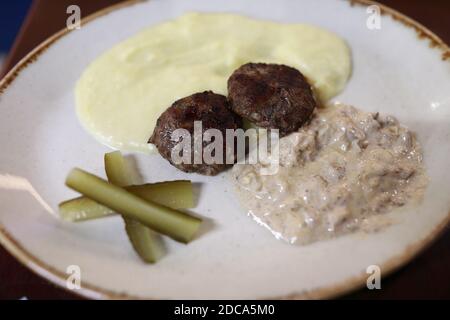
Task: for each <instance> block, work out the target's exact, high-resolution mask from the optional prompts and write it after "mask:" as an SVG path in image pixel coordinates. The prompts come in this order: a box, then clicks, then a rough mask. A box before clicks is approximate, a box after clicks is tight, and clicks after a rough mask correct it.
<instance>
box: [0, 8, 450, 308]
mask: <svg viewBox="0 0 450 320" xmlns="http://www.w3.org/2000/svg"><path fill="white" fill-rule="evenodd" d="M148 1H150V0H148ZM143 2H147V0H126V1H124V2H121V3H118V4H114V5H111V6H108V7H106V8H104V9H102V10H100V11H97V12H95V13H93V14H91V15H88V16H86V17H85V18H83V19H81V24H82V25H84V24H87V23H89V22H91V21H93V20H95V19H97V18H100V17H102V16H105V15H107V14H109V13H111V12H114V11H116V10H120V9H122V8H126V7H130V6H132V5H135V4H138V3H143ZM347 2H348V4H349V5H350V6H354V5H361V6H370V5H377V6H379V7H380V9H381V14H387V15H389V16H391V17H392V18H393V19H394V20H396V21H397V22H400V23H402V24H403V25H404V26H405V27H407V28H411V29H413V30H414V31H415V32H416V33H417V36H418V38H419V40H428V41H430V49H433V48H435V49H438V50H440V51H441V58H442V60H443V61H446V60H450V47H449V46H448V45H447V44H446V43H445V42H444V41H443V40H442V39H441V38H440V37H438V36H437V35H436V34H434V33H433V32H432V31H431V30H429V29H428V28H427V27H425V26H424V25H422V24H420V23H419V22H417V21H416V20H414V19H412V18H410V17H408V16H406V15H404V14H403V13H400V12H398V11H397V10H395V9H392V8H390V7H389V6H386V5H384V4H381V3H378V2H376V1H373V0H347ZM72 31H73V30H69V29H67V28H65V29H62V30H60V31H59V32H57V33H55V34H54V35H52V36H50V37H49V38H47V39H46V40H44V41H43V42H42V43H41V44H39V45H38V46H37V47H35V48H34V49H33V50H32V51H31V52H30V53H28V54H27V55H26V56H25V57H24V58H22V59H21V60H20V61H19V62H18V63H17V64H16V65H15V66H14V67H13V68H12V69H11V70H10V71H9V72H8V73H7V74H6V75H5V76H4V77H3V78H2V79H1V80H0V97H1V95H3V94H4V92H6V90H7V89H8V87H9V86H10V84H12V83H13V82H14V80H15V79H16V78H17V77H18V76H19V74H20V72H21V71H23V70H24V69H26V67H27V66H28V65H30V64H31V63H33V62H35V61H37V60H38V59H39V57H40V55H41V54H43V53H44V52H45V51H46V50H47V49H48V48H49V47H50V46H52V45H53V44H54V43H56V42H57V41H58V40H59V39H61V38H62V37H64V36H65V35H67V34H69V33H70V32H72ZM447 227H450V211H449V212H448V214H447V216H446V217H445V218H444V219H443V220H442V221H440V222H439V224H438V225H436V226H435V227H434V229H433V230H432V231H431V232H430V233H428V234H427V235H426V236H425V237H424V238H423V239H422V240H419V241H417V242H415V243H413V244H410V245H409V246H407V248H406V249H405V250H404V252H402V253H401V254H398V255H397V256H394V257H391V258H390V259H389V260H387V261H385V262H384V263H383V264H382V265H381V266H380V267H381V268H382V269H383V276H384V277H386V276H387V275H389V274H391V273H392V272H394V271H395V270H397V269H399V268H400V267H402V266H404V265H406V264H408V263H409V262H411V260H413V259H414V258H415V257H417V256H418V255H419V254H421V253H422V252H423V251H424V250H425V249H427V248H428V247H430V246H431V245H432V244H433V243H434V242H435V241H436V240H437V239H439V238H440V237H441V236H442V235H443V233H444V231H445V230H446V229H447ZM0 244H1V245H2V246H3V247H4V248H5V249H6V250H7V251H8V252H9V253H10V254H11V255H12V256H13V257H14V258H15V259H17V260H18V261H19V262H20V263H21V264H22V265H24V266H25V267H27V268H28V269H29V270H30V271H32V272H33V273H35V274H36V275H38V276H40V277H42V278H44V279H46V280H48V281H50V282H51V283H53V284H56V285H57V286H58V287H60V288H62V289H64V290H66V291H68V292H71V293H73V294H75V295H78V296H80V297H83V298H91V299H113V300H116V299H149V300H150V299H152V300H153V299H158V298H155V297H139V296H134V295H132V294H129V293H126V292H125V291H123V292H116V291H112V290H109V289H105V288H101V287H99V286H96V285H92V284H90V283H86V282H84V281H83V284H82V286H81V288H80V289H79V290H69V289H68V288H67V286H66V281H67V274H65V273H64V272H61V271H60V270H57V269H55V268H54V267H52V266H50V265H48V264H46V263H45V262H44V261H42V260H41V259H40V258H38V257H36V256H34V255H33V254H32V253H31V252H29V251H28V250H26V249H25V248H24V247H23V246H22V245H21V244H20V242H19V241H18V240H16V239H15V238H14V237H13V236H12V235H11V234H10V233H9V232H8V231H7V229H6V227H5V226H3V224H1V223H0ZM366 279H367V274H366V273H365V272H362V273H361V274H360V275H357V276H353V277H350V278H347V279H345V280H343V281H340V282H339V283H337V284H332V285H329V286H323V287H319V288H315V289H312V290H306V291H300V292H294V293H290V294H286V295H280V296H274V297H270V296H269V297H267V299H331V298H335V297H338V296H340V295H344V294H346V293H349V292H352V291H354V290H356V289H358V288H361V287H363V285H364V284H365V282H366Z"/></svg>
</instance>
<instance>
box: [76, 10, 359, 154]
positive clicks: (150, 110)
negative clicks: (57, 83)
mask: <svg viewBox="0 0 450 320" xmlns="http://www.w3.org/2000/svg"><path fill="white" fill-rule="evenodd" d="M247 62H268V63H280V64H286V65H289V66H291V67H295V68H297V69H299V70H300V71H301V72H302V73H303V74H304V75H305V76H306V77H307V78H308V80H309V81H310V83H311V84H312V85H313V86H314V88H315V91H316V94H317V95H318V97H319V98H320V99H321V100H322V101H326V100H328V99H330V98H331V97H333V96H335V95H336V94H338V93H339V92H340V91H341V90H342V89H343V87H344V86H345V84H346V81H347V79H348V78H349V76H350V72H351V62H350V51H349V49H348V47H347V45H346V44H345V42H344V41H343V40H342V39H340V38H339V37H338V36H336V35H335V34H333V33H331V32H328V31H326V30H323V29H320V28H317V27H313V26H310V25H304V24H279V23H274V22H270V21H261V20H254V19H250V18H246V17H242V16H238V15H233V14H206V13H202V14H200V13H190V14H186V15H183V16H181V17H179V18H178V19H176V20H173V21H169V22H166V23H163V24H161V25H157V26H154V27H151V28H148V29H146V30H144V31H142V32H140V33H139V34H137V35H135V36H133V37H132V38H130V39H128V40H126V41H125V42H123V43H120V44H119V45H117V46H116V47H114V48H112V49H111V50H109V51H108V52H106V53H104V54H103V55H102V56H101V57H99V58H98V59H97V60H95V61H94V62H93V63H92V64H91V65H90V66H89V67H88V68H87V70H86V71H85V72H84V74H83V75H82V77H81V79H80V80H79V82H78V84H77V87H76V104H77V114H78V117H79V119H80V121H81V122H82V124H83V126H84V127H85V128H86V130H87V131H88V132H90V133H91V134H92V135H93V136H94V137H95V138H97V139H98V140H99V141H100V142H102V143H104V144H106V145H109V146H111V147H113V148H116V149H122V150H127V151H142V152H148V151H150V149H151V145H148V144H147V141H148V139H149V137H150V135H151V134H152V132H153V129H154V126H155V123H156V120H157V118H158V117H159V115H160V114H161V113H162V112H163V111H164V110H165V109H166V108H168V107H169V106H170V105H171V104H172V103H173V102H174V101H175V100H177V99H179V98H182V97H185V96H188V95H190V94H193V93H195V92H200V91H204V90H213V91H214V92H216V93H221V94H227V79H228V77H229V76H230V75H231V73H232V72H233V71H234V70H235V69H237V68H238V67H239V66H241V65H242V64H244V63H247Z"/></svg>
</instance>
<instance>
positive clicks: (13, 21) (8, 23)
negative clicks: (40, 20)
mask: <svg viewBox="0 0 450 320" xmlns="http://www.w3.org/2000/svg"><path fill="white" fill-rule="evenodd" d="M30 5H31V0H0V54H2V53H6V52H8V51H9V49H10V48H11V46H12V44H13V42H14V39H15V38H16V35H17V32H18V31H19V29H20V26H21V25H22V23H23V20H24V18H25V16H26V14H27V11H28V8H29V7H30Z"/></svg>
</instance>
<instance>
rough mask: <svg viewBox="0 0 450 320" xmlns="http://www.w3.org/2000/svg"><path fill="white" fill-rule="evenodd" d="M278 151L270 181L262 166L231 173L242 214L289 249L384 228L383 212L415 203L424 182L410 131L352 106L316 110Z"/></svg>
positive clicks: (239, 168)
mask: <svg viewBox="0 0 450 320" xmlns="http://www.w3.org/2000/svg"><path fill="white" fill-rule="evenodd" d="M279 153H280V168H279V170H278V173H277V174H275V175H266V176H264V175H260V168H261V165H260V164H256V165H248V164H247V165H241V164H236V165H235V166H234V167H233V170H232V173H231V174H232V178H233V180H234V182H235V183H236V186H237V189H238V191H239V192H238V193H239V196H240V198H241V201H242V204H243V206H244V207H245V208H246V209H247V210H248V212H249V213H250V214H251V215H252V216H253V217H254V218H255V220H256V221H258V222H259V223H261V224H263V225H264V226H266V227H267V228H268V229H269V230H271V231H272V233H273V234H274V235H275V236H276V237H277V238H281V239H284V240H286V241H288V242H290V243H300V244H306V243H310V242H314V241H318V240H321V239H326V238H331V237H335V236H337V235H341V234H345V233H349V232H352V231H355V230H358V229H360V230H361V229H362V230H366V231H374V230H377V229H379V228H382V227H383V226H384V225H386V224H387V223H388V221H387V219H386V218H385V215H382V213H385V212H388V211H390V210H392V209H393V208H396V207H400V206H404V205H406V204H408V203H415V202H417V201H420V200H421V198H422V196H423V193H424V190H425V188H426V185H427V181H428V180H427V177H426V174H425V172H424V168H423V165H422V152H421V148H420V145H419V144H418V142H417V141H416V139H415V137H414V134H413V133H412V132H411V131H409V130H408V129H407V128H405V127H403V126H401V125H400V124H399V123H398V122H397V120H396V119H394V118H392V117H389V116H381V115H379V114H378V113H376V114H375V113H366V112H363V111H360V110H358V109H356V108H354V107H351V106H345V105H335V106H331V107H328V108H325V109H319V110H317V112H316V114H315V115H314V117H313V119H312V121H311V122H310V123H309V124H308V125H306V126H304V127H303V128H301V129H300V130H299V131H298V132H295V133H292V134H290V135H288V136H286V137H284V138H282V139H280V144H279Z"/></svg>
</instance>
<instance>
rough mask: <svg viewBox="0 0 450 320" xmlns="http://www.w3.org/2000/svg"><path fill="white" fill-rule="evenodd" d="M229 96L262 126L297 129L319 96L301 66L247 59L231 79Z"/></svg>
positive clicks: (283, 130)
mask: <svg viewBox="0 0 450 320" xmlns="http://www.w3.org/2000/svg"><path fill="white" fill-rule="evenodd" d="M228 100H229V103H230V106H231V108H232V110H233V111H234V112H236V113H237V114H239V115H240V116H241V117H243V118H245V119H247V120H249V121H250V122H253V123H254V124H256V125H257V126H259V127H263V128H271V129H279V130H280V135H286V134H288V133H291V132H294V131H297V130H298V129H299V128H300V127H301V126H302V125H303V123H305V122H306V121H307V120H308V119H309V118H310V116H311V114H312V112H313V111H314V108H315V107H316V100H315V98H314V94H313V92H312V90H311V87H310V85H309V84H308V82H307V81H306V79H305V77H304V76H303V75H302V74H301V72H300V71H298V70H297V69H294V68H291V67H288V66H285V65H279V64H265V63H247V64H244V65H243V66H241V67H240V68H238V69H237V70H236V71H234V73H233V74H232V75H231V77H230V78H229V79H228Z"/></svg>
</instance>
